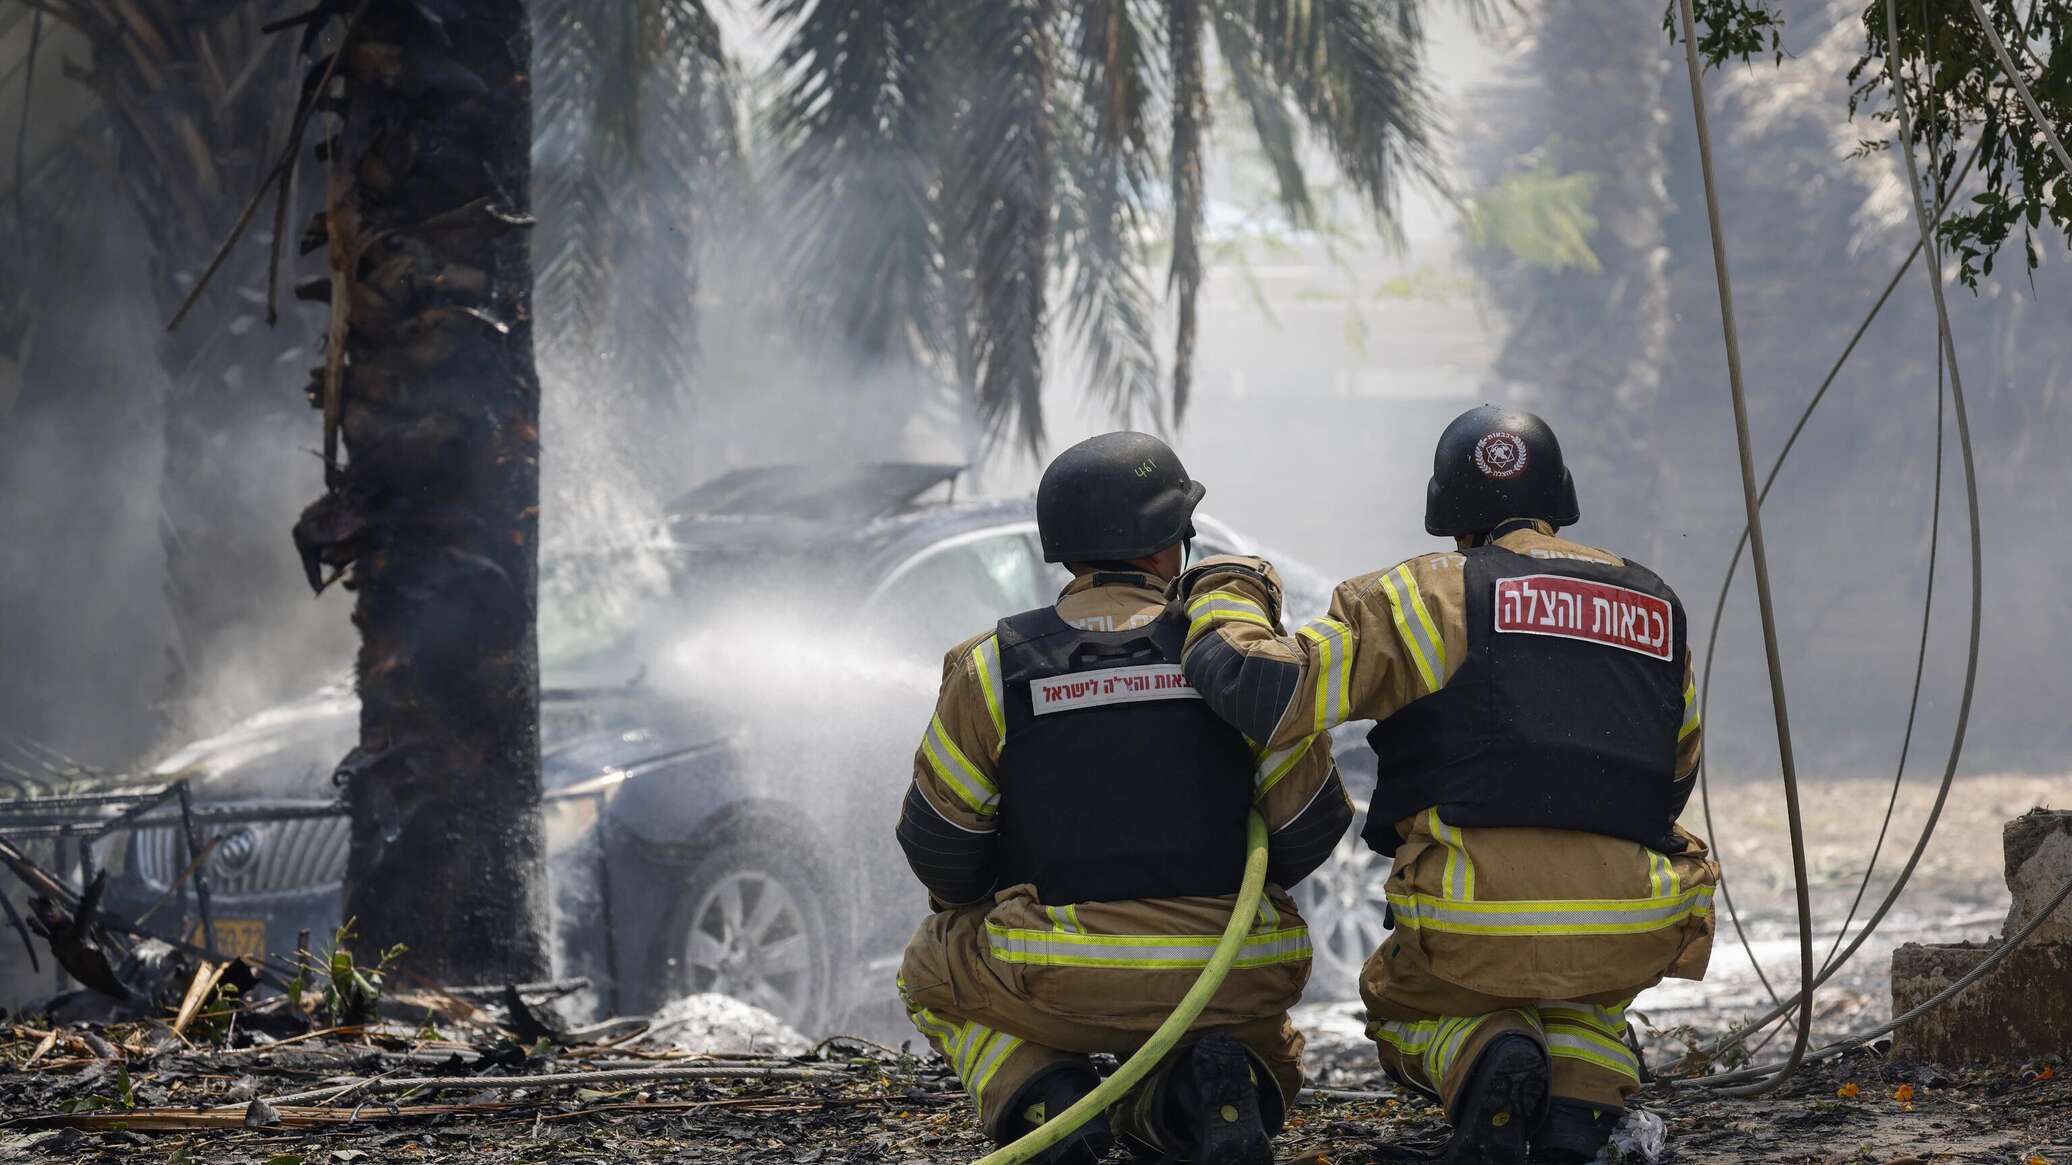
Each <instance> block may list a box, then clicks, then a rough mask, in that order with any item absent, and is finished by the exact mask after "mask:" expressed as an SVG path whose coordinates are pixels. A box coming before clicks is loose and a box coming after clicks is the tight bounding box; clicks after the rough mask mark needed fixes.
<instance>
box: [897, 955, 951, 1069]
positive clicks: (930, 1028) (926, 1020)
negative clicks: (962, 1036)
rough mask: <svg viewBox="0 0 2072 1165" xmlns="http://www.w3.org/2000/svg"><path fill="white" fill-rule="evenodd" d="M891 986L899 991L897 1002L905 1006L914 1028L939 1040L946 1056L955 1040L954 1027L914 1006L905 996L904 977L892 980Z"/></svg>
mask: <svg viewBox="0 0 2072 1165" xmlns="http://www.w3.org/2000/svg"><path fill="white" fill-rule="evenodd" d="M893 984H894V986H896V987H897V988H898V989H899V1000H900V1002H901V1003H903V1004H905V1005H906V1009H907V1016H908V1017H909V1018H911V1019H912V1020H913V1021H914V1026H915V1027H917V1028H919V1029H921V1032H922V1034H924V1035H931V1036H934V1037H935V1038H936V1039H939V1040H941V1041H942V1043H943V1048H944V1049H945V1054H947V1050H948V1048H949V1046H950V1042H951V1041H952V1040H955V1039H956V1038H957V1028H956V1026H955V1025H954V1024H951V1023H950V1022H948V1021H947V1020H944V1019H943V1018H942V1017H941V1016H939V1015H937V1014H935V1013H934V1012H932V1011H930V1010H928V1009H927V1008H925V1007H916V1006H914V1001H913V999H912V998H911V997H909V996H908V995H907V984H906V976H904V975H901V976H899V977H898V978H896V979H894V980H893Z"/></svg>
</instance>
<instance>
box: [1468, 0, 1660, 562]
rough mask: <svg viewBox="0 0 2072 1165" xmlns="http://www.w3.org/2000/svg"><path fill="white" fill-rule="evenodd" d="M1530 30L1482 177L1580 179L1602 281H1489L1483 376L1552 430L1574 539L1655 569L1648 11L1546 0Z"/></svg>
mask: <svg viewBox="0 0 2072 1165" xmlns="http://www.w3.org/2000/svg"><path fill="white" fill-rule="evenodd" d="M1528 19H1529V20H1531V21H1532V25H1533V26H1532V28H1531V40H1530V42H1529V43H1530V46H1531V47H1530V48H1529V49H1528V50H1527V52H1526V53H1525V54H1524V60H1523V61H1522V62H1521V65H1522V68H1521V70H1520V71H1521V72H1522V73H1523V74H1524V75H1525V76H1526V77H1527V78H1529V80H1527V81H1525V82H1523V83H1522V84H1521V85H1519V86H1517V87H1516V88H1515V89H1513V90H1512V91H1510V92H1508V93H1505V94H1503V95H1502V96H1501V97H1499V98H1498V100H1497V101H1496V102H1495V103H1494V104H1495V105H1496V106H1497V107H1498V108H1497V109H1492V110H1488V111H1486V115H1493V116H1489V123H1490V124H1494V125H1503V126H1507V127H1508V128H1507V129H1506V130H1504V131H1500V132H1499V134H1498V135H1497V136H1498V141H1496V142H1495V143H1494V145H1495V146H1496V149H1495V150H1493V151H1491V156H1492V157H1493V159H1495V160H1496V162H1497V164H1496V165H1494V166H1492V167H1491V169H1494V170H1497V171H1499V172H1500V171H1501V170H1502V169H1503V168H1505V167H1507V166H1513V165H1517V164H1518V162H1519V160H1521V159H1540V160H1544V161H1547V162H1550V163H1551V164H1552V165H1553V167H1554V168H1555V169H1556V170H1558V171H1559V172H1561V173H1563V174H1578V173H1580V174H1589V175H1592V176H1594V178H1595V191H1596V193H1595V198H1594V200H1593V203H1592V208H1593V211H1594V213H1595V215H1596V218H1597V229H1596V231H1595V232H1594V233H1593V234H1592V235H1591V236H1590V239H1589V244H1590V248H1591V250H1592V251H1593V252H1595V254H1596V256H1597V259H1598V262H1599V263H1600V264H1601V267H1602V269H1601V270H1597V271H1589V270H1582V269H1577V268H1570V269H1567V270H1561V271H1546V270H1534V269H1526V270H1517V269H1498V270H1495V271H1492V272H1491V275H1492V279H1491V286H1492V287H1493V288H1494V290H1495V299H1496V300H1497V302H1498V304H1499V306H1501V307H1502V308H1503V309H1504V310H1505V311H1506V313H1507V314H1508V315H1509V316H1510V317H1511V320H1512V324H1513V329H1512V331H1511V334H1510V336H1509V337H1508V338H1507V339H1506V340H1505V342H1504V347H1503V351H1502V353H1501V354H1500V355H1499V357H1498V360H1497V365H1496V372H1497V374H1498V376H1499V377H1501V378H1503V379H1505V380H1508V381H1510V382H1512V383H1513V384H1515V385H1517V386H1519V387H1521V388H1523V389H1525V390H1526V391H1527V393H1528V394H1529V395H1530V396H1531V398H1532V399H1535V400H1536V401H1539V402H1542V403H1540V404H1539V405H1538V407H1541V408H1542V409H1544V411H1546V412H1547V413H1548V415H1549V417H1550V418H1551V419H1552V420H1553V421H1554V423H1555V425H1556V427H1557V428H1558V429H1559V431H1560V432H1561V434H1562V445H1563V450H1564V452H1565V453H1567V454H1568V456H1569V459H1570V461H1571V462H1573V463H1574V465H1575V474H1576V480H1577V482H1578V483H1579V485H1580V487H1581V489H1582V491H1583V506H1584V514H1585V516H1586V519H1587V521H1588V523H1589V526H1588V530H1594V531H1598V532H1600V534H1601V536H1602V538H1603V539H1604V540H1609V541H1618V540H1619V539H1622V538H1623V539H1624V540H1625V544H1624V545H1623V546H1622V547H1621V550H1622V551H1624V552H1628V553H1632V554H1634V555H1635V556H1636V557H1639V558H1641V559H1643V560H1644V561H1658V560H1659V559H1660V551H1661V549H1662V546H1661V536H1662V527H1661V520H1660V519H1661V508H1660V503H1659V498H1660V497H1661V495H1662V487H1663V481H1664V478H1665V475H1666V472H1667V470H1666V467H1665V466H1664V465H1663V463H1662V460H1661V459H1660V457H1659V455H1658V454H1657V452H1656V450H1658V449H1659V447H1660V446H1659V443H1658V441H1657V440H1656V433H1657V424H1658V415H1659V411H1660V400H1661V395H1662V387H1663V378H1664V375H1665V372H1666V366H1667V364H1668V356H1669V333H1670V327H1671V319H1670V302H1669V301H1670V280H1669V272H1668V271H1667V270H1666V263H1665V258H1666V255H1667V250H1666V248H1667V245H1668V243H1667V238H1666V234H1665V229H1664V227H1665V222H1666V220H1667V219H1668V217H1669V215H1670V214H1671V213H1672V210H1673V208H1672V206H1671V204H1670V199H1669V194H1668V189H1667V181H1668V172H1669V163H1668V159H1667V148H1668V146H1669V143H1670V140H1671V136H1670V135H1671V129H1672V126H1673V125H1675V124H1678V123H1677V122H1676V121H1675V117H1676V115H1677V113H1676V111H1677V107H1676V106H1673V105H1671V104H1670V103H1669V99H1668V96H1667V91H1666V90H1665V85H1667V84H1668V82H1669V81H1670V80H1671V77H1670V74H1669V65H1670V59H1671V57H1670V53H1669V50H1668V49H1667V48H1666V46H1665V44H1664V40H1663V36H1662V29H1661V5H1660V4H1658V3H1656V2H1655V0H1616V2H1612V3H1597V4H1570V3H1562V2H1560V0H1546V2H1543V3H1541V4H1540V5H1539V6H1538V10H1537V12H1536V13H1534V14H1533V15H1532V16H1530V17H1529V18H1528ZM1682 116H1683V117H1684V118H1686V119H1688V117H1689V116H1690V111H1689V110H1688V109H1685V110H1683V111H1682ZM1592 483H1596V484H1595V485H1594V486H1593V484H1592ZM1586 536H1588V535H1587V532H1586Z"/></svg>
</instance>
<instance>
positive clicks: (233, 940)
mask: <svg viewBox="0 0 2072 1165" xmlns="http://www.w3.org/2000/svg"><path fill="white" fill-rule="evenodd" d="M215 927H216V950H217V951H218V952H220V953H222V954H226V955H236V956H239V957H242V958H247V959H264V958H265V957H266V922H265V920H264V919H258V918H219V919H216V920H215ZM187 941H188V942H190V943H192V944H194V945H195V946H198V947H200V946H207V945H208V944H207V943H206V942H205V941H204V940H203V936H202V932H201V923H200V922H196V923H195V924H194V929H193V930H191V931H189V932H188V933H187Z"/></svg>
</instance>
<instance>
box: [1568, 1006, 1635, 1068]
mask: <svg viewBox="0 0 2072 1165" xmlns="http://www.w3.org/2000/svg"><path fill="white" fill-rule="evenodd" d="M1547 1053H1548V1054H1549V1055H1552V1056H1558V1057H1561V1058H1562V1059H1567V1060H1581V1061H1583V1062H1584V1063H1586V1064H1592V1065H1595V1066H1596V1067H1599V1068H1603V1069H1604V1070H1606V1071H1608V1072H1616V1073H1618V1074H1619V1075H1620V1076H1624V1077H1626V1078H1627V1079H1629V1080H1634V1081H1638V1080H1639V1079H1640V1059H1639V1057H1637V1056H1635V1055H1634V1054H1633V1049H1631V1048H1629V1047H1627V1046H1626V1044H1625V1042H1624V1041H1623V1040H1619V1039H1616V1038H1614V1037H1612V1036H1608V1035H1605V1034H1604V1033H1602V1032H1599V1031H1596V1030H1594V1029H1592V1028H1589V1027H1584V1026H1581V1025H1578V1024H1569V1023H1563V1022H1561V1021H1560V1020H1557V1019H1554V1018H1552V1016H1551V1015H1550V1016H1549V1017H1548V1019H1547Z"/></svg>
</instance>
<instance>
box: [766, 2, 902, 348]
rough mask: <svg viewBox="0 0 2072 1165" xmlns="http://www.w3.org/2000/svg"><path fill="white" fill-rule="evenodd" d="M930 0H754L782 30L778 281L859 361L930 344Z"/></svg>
mask: <svg viewBox="0 0 2072 1165" xmlns="http://www.w3.org/2000/svg"><path fill="white" fill-rule="evenodd" d="M934 7H935V6H934V5H932V4H931V3H930V2H929V0H763V11H764V14H765V15H766V16H767V17H768V18H769V19H770V21H771V22H772V24H773V25H777V26H780V27H783V28H786V29H787V30H788V35H787V36H786V39H785V42H784V45H783V47H782V49H781V50H780V51H779V53H778V58H777V65H776V74H777V76H778V78H779V79H780V85H781V87H780V90H779V92H778V93H777V95H776V98H775V104H774V107H773V108H772V109H771V110H770V111H769V114H768V125H767V129H768V131H769V133H770V136H771V137H772V138H773V139H774V140H775V142H776V144H777V149H778V151H779V159H778V162H777V167H776V169H777V177H778V183H779V190H778V195H779V197H780V198H781V199H782V203H783V209H784V215H785V218H786V220H787V221H786V232H787V236H788V239H787V245H786V247H785V254H784V266H785V277H786V282H787V284H788V287H789V289H790V291H791V293H792V297H793V298H794V300H795V301H796V302H797V304H798V305H799V310H800V311H801V313H802V315H803V316H804V320H803V323H804V324H805V325H806V327H807V330H808V332H809V334H828V335H833V336H838V337H840V338H842V339H844V340H846V341H847V342H849V343H850V344H851V345H853V346H854V347H855V348H857V349H858V350H860V351H861V352H863V353H864V354H865V355H866V357H867V358H871V359H883V358H887V357H911V356H915V355H919V354H921V353H922V352H925V351H926V350H927V349H928V348H929V347H932V346H933V344H932V340H933V337H934V333H935V326H934V323H933V318H932V308H933V301H932V298H931V291H932V283H933V278H934V267H935V263H936V257H937V249H938V245H937V241H936V235H935V229H934V222H933V215H934V207H933V206H932V204H931V190H932V186H933V181H934V166H933V165H932V160H931V158H930V155H929V143H928V141H927V133H926V129H927V120H928V118H929V116H930V112H931V110H930V92H929V85H930V78H931V76H932V69H933V67H934V63H933V62H932V61H931V53H930V49H931V43H930V42H931V38H932V36H933V34H934V29H933V27H932V26H933V23H934V21H935V19H936V18H937V15H938V14H937V13H936V12H935V11H934Z"/></svg>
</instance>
